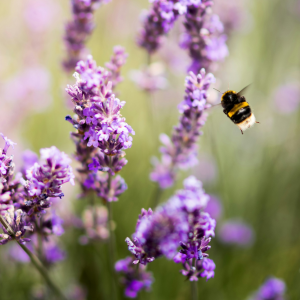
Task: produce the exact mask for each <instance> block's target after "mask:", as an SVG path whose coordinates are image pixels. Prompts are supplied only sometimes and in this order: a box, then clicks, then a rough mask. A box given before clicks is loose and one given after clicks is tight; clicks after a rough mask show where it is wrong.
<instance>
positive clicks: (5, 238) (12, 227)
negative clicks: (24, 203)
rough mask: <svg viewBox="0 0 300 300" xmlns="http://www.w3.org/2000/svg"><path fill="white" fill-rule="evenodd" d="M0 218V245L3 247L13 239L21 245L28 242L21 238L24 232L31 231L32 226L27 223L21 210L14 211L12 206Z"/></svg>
mask: <svg viewBox="0 0 300 300" xmlns="http://www.w3.org/2000/svg"><path fill="white" fill-rule="evenodd" d="M1 218H2V219H1V227H2V230H3V232H4V233H1V234H0V238H1V240H0V245H4V244H6V243H7V242H9V241H11V240H13V239H16V240H17V241H18V242H20V243H21V244H26V242H29V241H30V239H28V238H24V237H23V236H24V234H25V233H26V230H29V231H32V230H33V226H32V225H31V224H30V223H28V222H27V220H26V214H25V213H24V212H23V211H22V210H21V209H18V210H16V211H15V209H14V207H13V206H12V207H11V208H9V209H8V210H7V211H6V212H5V213H4V216H2V217H1Z"/></svg>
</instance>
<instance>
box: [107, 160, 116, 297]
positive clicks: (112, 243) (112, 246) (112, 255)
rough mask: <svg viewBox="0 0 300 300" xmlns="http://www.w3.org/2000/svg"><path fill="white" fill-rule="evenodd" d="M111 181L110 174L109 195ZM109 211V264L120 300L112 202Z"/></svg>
mask: <svg viewBox="0 0 300 300" xmlns="http://www.w3.org/2000/svg"><path fill="white" fill-rule="evenodd" d="M109 165H110V166H111V157H109ZM111 180H112V175H111V174H110V172H109V173H108V184H107V187H108V193H110V188H111ZM107 210H108V222H107V225H108V230H109V239H108V244H109V245H108V246H109V254H108V256H109V262H110V270H111V275H112V279H113V280H112V292H113V293H112V294H113V299H118V294H117V286H118V285H117V283H118V278H117V274H116V272H115V268H114V264H115V261H116V259H115V257H116V256H115V235H114V231H113V228H112V223H113V212H112V206H111V202H108V201H107Z"/></svg>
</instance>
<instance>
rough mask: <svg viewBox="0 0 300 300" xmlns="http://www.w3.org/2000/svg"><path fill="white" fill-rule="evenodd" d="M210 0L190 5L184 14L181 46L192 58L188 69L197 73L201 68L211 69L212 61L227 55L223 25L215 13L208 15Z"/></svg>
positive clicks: (220, 59) (219, 59)
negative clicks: (183, 31)
mask: <svg viewBox="0 0 300 300" xmlns="http://www.w3.org/2000/svg"><path fill="white" fill-rule="evenodd" d="M211 4H212V1H209V0H208V1H203V3H202V4H201V5H191V6H189V7H188V9H187V13H186V15H185V21H184V26H185V30H186V31H185V33H184V34H183V35H182V39H181V47H182V48H184V49H187V50H188V51H189V55H190V57H191V58H192V64H191V66H190V68H189V70H190V71H192V72H194V73H198V72H199V71H200V69H201V68H205V69H208V70H211V69H212V68H211V64H212V62H216V61H222V60H223V59H224V58H225V57H226V56H227V55H228V48H227V46H226V39H227V38H226V35H224V34H223V31H224V27H223V24H222V22H221V21H220V19H219V17H218V16H217V15H209V14H208V13H207V9H208V8H209V7H210V6H211Z"/></svg>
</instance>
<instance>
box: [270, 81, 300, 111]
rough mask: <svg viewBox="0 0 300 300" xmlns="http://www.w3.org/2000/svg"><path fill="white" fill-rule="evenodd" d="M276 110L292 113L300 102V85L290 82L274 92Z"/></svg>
mask: <svg viewBox="0 0 300 300" xmlns="http://www.w3.org/2000/svg"><path fill="white" fill-rule="evenodd" d="M272 98H273V99H274V104H275V108H276V110H277V111H278V112H279V113H281V114H291V113H293V112H294V111H296V110H297V109H298V107H299V104H300V85H299V84H294V83H288V84H285V85H282V86H279V87H278V88H277V89H276V90H275V91H274V93H273V97H272Z"/></svg>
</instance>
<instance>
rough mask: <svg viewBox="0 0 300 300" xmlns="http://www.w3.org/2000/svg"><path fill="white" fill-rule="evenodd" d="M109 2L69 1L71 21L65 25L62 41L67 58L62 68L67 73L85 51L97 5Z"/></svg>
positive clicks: (93, 25)
mask: <svg viewBox="0 0 300 300" xmlns="http://www.w3.org/2000/svg"><path fill="white" fill-rule="evenodd" d="M109 1H110V0H87V1H85V0H71V6H72V14H73V16H72V20H71V21H69V22H68V23H67V24H66V27H65V36H64V41H65V45H66V49H67V57H66V58H65V60H64V61H63V66H64V68H65V70H66V71H67V72H71V71H74V68H75V66H76V64H77V63H78V62H79V61H80V60H81V59H83V56H84V55H85V54H86V52H87V50H86V48H85V43H86V41H87V39H88V37H89V36H90V35H91V34H92V32H93V30H94V27H95V24H94V21H93V13H94V11H95V10H96V9H97V7H98V6H99V5H101V4H102V3H107V2H109Z"/></svg>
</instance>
